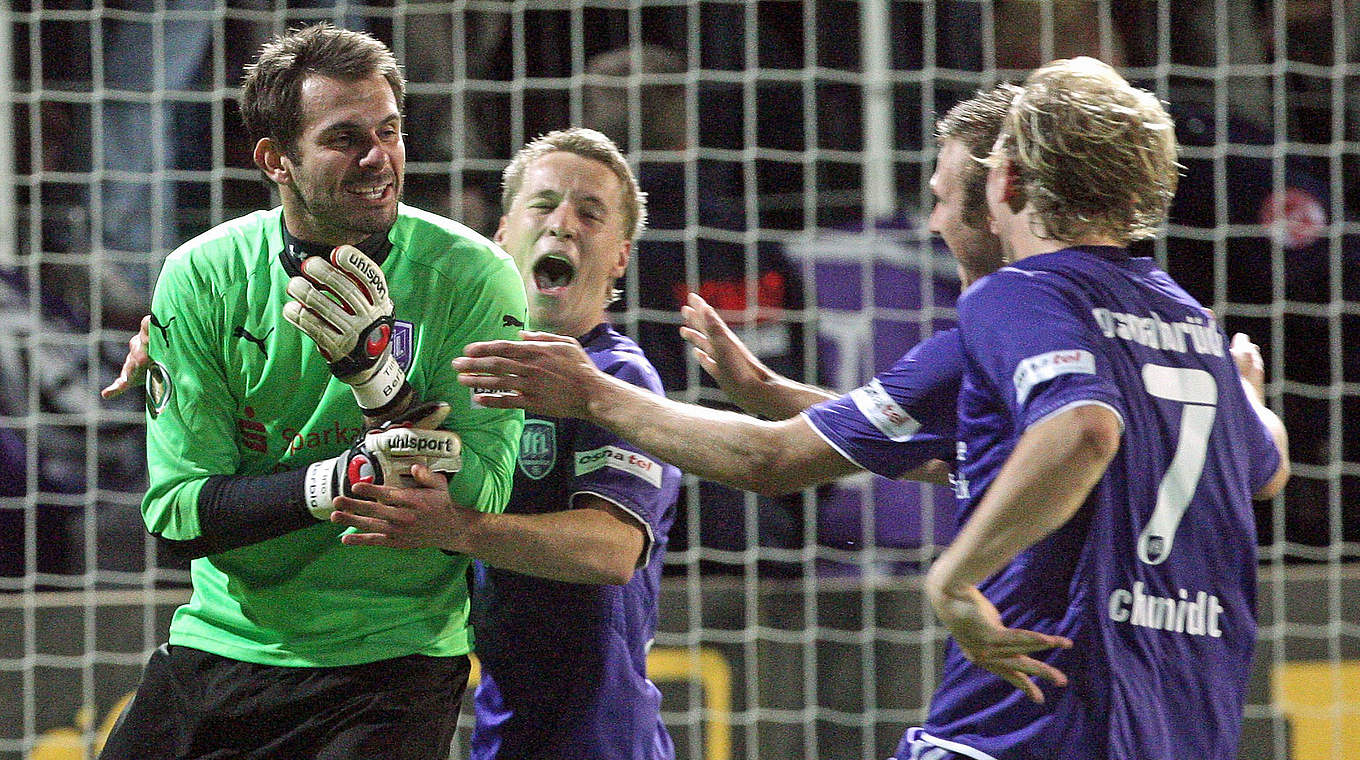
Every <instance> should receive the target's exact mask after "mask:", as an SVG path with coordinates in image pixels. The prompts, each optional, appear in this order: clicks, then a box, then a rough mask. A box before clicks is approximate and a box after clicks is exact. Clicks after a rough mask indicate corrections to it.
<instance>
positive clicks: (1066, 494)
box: [927, 405, 1120, 593]
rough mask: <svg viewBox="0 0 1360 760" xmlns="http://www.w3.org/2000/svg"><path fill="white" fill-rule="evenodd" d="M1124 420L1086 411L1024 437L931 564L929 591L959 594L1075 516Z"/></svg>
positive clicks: (1041, 426)
mask: <svg viewBox="0 0 1360 760" xmlns="http://www.w3.org/2000/svg"><path fill="white" fill-rule="evenodd" d="M1119 436H1120V431H1119V420H1118V418H1117V417H1116V416H1115V414H1114V413H1113V412H1111V411H1110V410H1109V409H1106V408H1105V407H1099V406H1093V405H1092V406H1080V407H1076V408H1075V409H1071V410H1069V411H1066V412H1063V413H1061V414H1059V415H1057V416H1055V417H1052V418H1050V419H1047V420H1044V421H1043V422H1041V423H1039V424H1038V425H1036V426H1034V427H1033V428H1031V429H1029V430H1028V431H1026V432H1025V434H1024V435H1023V436H1022V437H1021V438H1020V441H1019V443H1017V444H1016V447H1015V451H1014V452H1012V454H1011V456H1010V458H1009V459H1008V460H1007V461H1006V464H1005V466H1004V467H1003V468H1002V470H1001V472H1000V474H998V475H997V477H996V480H995V481H993V483H992V485H991V487H990V488H989V489H988V491H987V493H986V494H985V495H984V496H983V498H982V501H981V502H980V503H979V504H978V507H977V510H976V511H975V512H974V513H973V516H972V517H971V518H969V520H968V522H967V524H965V525H964V526H963V528H962V529H961V530H960V531H959V534H958V536H957V537H956V538H955V539H954V541H953V543H951V544H950V546H949V548H948V549H946V550H945V551H944V553H943V554H941V555H940V558H939V559H937V560H936V561H935V563H934V565H932V567H931V570H930V573H929V576H928V578H927V586H928V588H931V589H932V590H934V591H937V592H938V591H947V592H950V593H959V591H960V590H961V589H965V588H968V587H972V586H976V585H977V584H978V583H980V582H982V581H983V580H984V579H985V578H987V577H988V576H990V575H992V574H993V573H995V572H996V571H997V570H1000V569H1001V568H1002V567H1005V566H1006V565H1007V564H1008V563H1009V562H1010V561H1011V560H1013V559H1015V557H1016V555H1018V554H1019V553H1020V552H1022V551H1024V550H1025V549H1027V548H1029V547H1030V546H1033V545H1034V544H1035V543H1036V542H1038V541H1039V540H1040V539H1042V538H1043V537H1044V536H1047V535H1048V534H1049V533H1052V532H1053V531H1055V530H1057V529H1058V528H1060V527H1061V526H1062V525H1063V524H1065V523H1066V522H1067V521H1068V520H1070V519H1071V518H1072V516H1073V515H1074V514H1076V511H1077V510H1078V509H1079V508H1080V507H1081V505H1082V503H1083V502H1084V501H1085V500H1086V497H1087V495H1088V494H1089V493H1090V492H1091V489H1092V488H1093V487H1094V486H1095V484H1096V483H1097V482H1098V481H1099V480H1100V477H1101V475H1103V474H1104V472H1105V469H1106V468H1107V467H1108V466H1109V463H1110V461H1111V460H1112V459H1113V458H1114V455H1115V452H1117V451H1118V449H1119V440H1120V438H1119Z"/></svg>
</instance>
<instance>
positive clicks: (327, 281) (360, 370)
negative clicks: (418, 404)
mask: <svg viewBox="0 0 1360 760" xmlns="http://www.w3.org/2000/svg"><path fill="white" fill-rule="evenodd" d="M301 269H302V274H301V275H300V276H296V277H293V278H292V279H291V280H289V281H288V295H290V296H292V297H293V298H294V299H296V300H293V301H289V302H288V303H286V304H284V306H283V316H284V318H285V319H287V320H288V321H289V322H292V323H293V324H294V325H295V326H297V328H298V329H299V330H301V331H303V332H304V333H306V334H307V336H308V337H310V338H311V339H312V340H313V341H315V342H316V347H317V348H318V349H320V351H321V356H322V357H324V358H325V359H326V362H327V363H328V364H330V368H331V374H332V375H335V376H336V377H338V378H340V380H341V381H342V382H344V383H347V384H348V385H349V386H350V387H351V388H352V389H353V391H354V398H355V399H356V400H357V401H358V402H359V408H360V409H361V410H363V413H364V416H365V417H382V416H383V415H384V414H386V413H388V412H390V411H391V410H393V409H395V408H399V406H400V405H401V404H402V403H404V402H405V400H406V398H407V397H408V396H409V395H410V393H411V384H410V383H408V382H407V381H406V373H404V372H402V370H401V367H400V366H399V365H398V364H397V360H396V359H395V358H393V356H392V327H393V324H394V321H393V319H392V299H391V297H390V296H389V295H388V292H387V279H386V278H385V277H383V273H382V269H380V268H379V267H378V265H377V264H376V263H374V261H373V260H372V259H370V258H368V257H367V256H365V255H364V254H363V252H362V251H360V250H359V249H358V248H355V247H354V246H352V245H342V246H338V247H337V248H335V249H334V250H332V251H331V255H330V257H329V259H327V258H326V257H323V256H309V257H307V258H306V259H304V260H303V262H302V266H301Z"/></svg>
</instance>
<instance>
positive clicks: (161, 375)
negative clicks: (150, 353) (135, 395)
mask: <svg viewBox="0 0 1360 760" xmlns="http://www.w3.org/2000/svg"><path fill="white" fill-rule="evenodd" d="M174 393H175V384H174V381H172V380H171V379H170V371H169V370H167V369H166V368H165V365H164V364H161V363H160V362H155V361H153V362H152V363H151V368H150V369H148V370H147V372H146V411H147V412H149V413H150V414H151V419H153V420H154V419H156V418H157V417H159V416H160V414H161V412H163V411H165V407H167V406H169V405H170V397H171V396H173V395H174Z"/></svg>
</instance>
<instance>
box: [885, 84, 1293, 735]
mask: <svg viewBox="0 0 1360 760" xmlns="http://www.w3.org/2000/svg"><path fill="white" fill-rule="evenodd" d="M989 166H990V172H989V175H988V181H987V201H988V208H989V211H990V213H991V216H992V220H993V224H992V229H993V230H994V231H995V232H997V234H998V235H999V236H1000V238H1001V240H1002V244H1003V247H1004V250H1005V253H1006V256H1007V260H1008V261H1010V262H1012V263H1011V264H1010V266H1008V267H1005V268H1003V269H1002V270H1000V271H999V272H997V273H995V274H993V275H991V276H990V277H988V278H986V279H984V280H983V281H982V282H980V283H978V285H977V286H976V287H975V288H973V289H971V290H970V291H969V292H967V293H966V294H964V296H963V297H962V298H961V299H960V304H959V322H960V338H961V341H962V344H963V349H964V353H965V366H966V369H965V374H964V381H963V389H962V391H961V392H960V397H959V437H960V443H961V445H960V457H959V463H958V472H957V477H958V481H959V490H960V494H961V497H962V499H961V508H962V509H963V514H964V518H965V519H966V522H965V524H964V525H963V527H962V528H961V530H960V532H959V534H958V536H957V537H956V539H955V541H954V542H953V543H952V544H951V545H950V547H949V548H948V549H946V551H945V552H944V553H943V554H942V555H941V556H940V558H939V559H938V560H937V561H936V562H935V563H934V565H933V566H932V568H931V570H930V571H929V573H928V574H927V582H926V589H927V593H928V595H929V597H930V600H931V603H932V605H933V607H934V608H935V611H936V613H937V614H938V615H939V616H940V618H941V620H942V621H943V622H944V624H945V625H946V626H947V627H948V628H949V630H950V632H951V633H952V634H953V640H952V641H951V643H950V645H949V647H948V650H947V653H946V660H945V666H944V676H943V681H942V684H941V686H940V688H939V690H938V691H937V692H936V694H935V696H934V698H933V699H932V701H931V708H930V713H929V717H928V719H927V721H926V724H925V726H924V727H923V728H922V729H921V730H919V731H915V732H913V733H912V734H910V735H909V736H908V738H907V740H905V741H904V742H903V746H902V747H901V748H900V750H899V756H900V757H909V756H917V755H919V754H922V753H923V752H924V750H925V749H927V748H939V749H943V750H946V751H949V752H953V753H957V754H958V755H960V756H964V757H972V758H980V759H983V760H986V759H988V758H1035V759H1036V760H1037V759H1038V758H1051V757H1064V758H1076V759H1080V758H1091V759H1092V760H1095V759H1096V758H1140V759H1142V758H1165V759H1168V760H1169V759H1171V758H1185V757H1194V758H1204V759H1206V760H1230V758H1234V757H1236V752H1237V740H1238V735H1239V732H1240V726H1241V718H1242V707H1243V701H1244V698H1245V691H1246V682H1247V674H1248V668H1249V667H1250V663H1251V655H1252V648H1253V645H1254V643H1255V636H1256V622H1255V594H1256V535H1255V524H1254V520H1253V516H1252V506H1251V500H1252V498H1253V497H1256V498H1266V497H1270V496H1273V495H1274V494H1276V493H1278V491H1279V489H1280V488H1281V487H1282V486H1283V484H1284V481H1285V479H1286V478H1287V477H1288V464H1287V457H1286V451H1287V446H1286V442H1285V435H1284V429H1283V427H1282V426H1281V425H1280V424H1279V420H1278V418H1277V417H1275V416H1274V415H1273V414H1271V413H1270V412H1269V411H1268V410H1266V409H1265V408H1264V407H1263V406H1261V405H1259V403H1255V401H1256V400H1255V399H1254V398H1253V397H1252V396H1250V395H1248V390H1247V389H1246V388H1244V384H1243V382H1242V380H1241V378H1240V377H1239V374H1238V372H1237V371H1236V369H1235V367H1234V362H1233V358H1232V357H1230V356H1229V351H1228V346H1227V345H1226V343H1227V341H1226V339H1225V338H1224V336H1223V333H1222V332H1221V331H1220V330H1219V328H1218V326H1217V325H1216V324H1215V323H1214V321H1213V318H1212V317H1211V316H1210V315H1209V314H1208V312H1207V311H1206V310H1205V309H1204V308H1203V307H1202V306H1200V305H1199V304H1198V303H1196V302H1195V301H1194V299H1192V298H1191V297H1190V296H1189V295H1187V294H1186V293H1185V291H1183V290H1182V289H1181V288H1180V287H1179V286H1177V285H1176V283H1175V282H1173V281H1172V280H1171V278H1170V277H1168V276H1167V275H1166V274H1165V273H1164V272H1162V271H1161V270H1159V269H1157V268H1156V266H1155V265H1154V264H1153V262H1152V261H1151V260H1149V259H1140V258H1132V257H1130V255H1129V253H1128V251H1127V246H1128V244H1129V243H1131V242H1133V241H1135V240H1139V239H1143V238H1147V237H1150V236H1152V235H1153V234H1155V232H1156V230H1157V229H1158V228H1159V227H1160V226H1161V225H1162V224H1163V223H1164V222H1165V218H1166V209H1167V206H1168V204H1169V203H1170V200H1171V196H1172V194H1173V193H1174V191H1175V185H1176V170H1177V165H1176V146H1175V136H1174V132H1173V130H1172V125H1171V120H1170V118H1169V117H1168V116H1167V114H1166V112H1165V111H1164V110H1163V108H1162V106H1161V104H1160V103H1159V102H1158V101H1157V100H1156V98H1155V97H1153V96H1152V95H1151V94H1149V93H1147V92H1144V91H1142V90H1138V89H1136V88H1134V87H1132V86H1130V85H1129V84H1128V83H1127V82H1126V81H1124V80H1123V78H1121V77H1120V76H1119V75H1118V74H1117V73H1115V71H1114V70H1113V69H1111V68H1110V67H1109V66H1106V65H1105V64H1103V63H1100V62H1099V61H1095V60H1093V59H1089V58H1078V59H1072V60H1064V61H1057V62H1054V63H1052V64H1049V65H1047V66H1045V67H1043V68H1042V69H1040V70H1038V71H1036V72H1035V73H1034V74H1033V75H1031V76H1030V77H1029V79H1028V80H1027V81H1026V85H1025V91H1024V93H1023V94H1021V95H1020V96H1019V97H1018V98H1016V100H1015V102H1014V103H1013V104H1012V107H1011V110H1010V113H1009V114H1008V116H1007V118H1006V122H1005V124H1004V126H1003V129H1002V134H1001V137H1000V138H999V139H998V142H997V145H996V148H995V150H994V151H993V154H992V157H991V158H990V159H989ZM1008 626H1009V627H1008ZM1033 679H1038V680H1037V681H1036V680H1033ZM1041 682H1048V683H1047V684H1042V683H1041ZM1049 684H1051V685H1049ZM1017 689H1018V690H1017ZM912 753H916V754H912Z"/></svg>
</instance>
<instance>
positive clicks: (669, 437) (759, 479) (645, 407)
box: [586, 373, 858, 495]
mask: <svg viewBox="0 0 1360 760" xmlns="http://www.w3.org/2000/svg"><path fill="white" fill-rule="evenodd" d="M600 381H601V384H600V385H599V386H598V387H597V388H596V389H595V390H594V391H593V392H592V393H591V396H590V400H589V401H588V402H587V407H586V408H587V410H588V411H589V414H590V417H589V418H590V421H592V422H594V423H595V424H597V425H599V426H601V427H604V428H606V429H608V430H611V431H612V432H614V433H616V434H617V435H619V436H621V437H623V438H626V439H628V440H629V441H632V442H633V443H634V444H636V445H637V446H638V447H639V448H641V449H643V450H644V451H647V452H648V453H650V454H652V455H654V456H656V457H657V458H659V459H662V460H665V461H667V462H670V463H671V464H673V465H675V466H676V467H679V468H680V469H681V470H683V471H685V472H688V473H690V474H693V475H697V476H699V477H701V478H704V479H706V480H713V481H717V482H720V483H725V484H727V485H730V486H733V487H735V488H741V489H744V490H747V491H755V492H757V493H762V494H767V495H777V494H783V493H789V492H792V491H797V490H800V489H803V488H807V487H809V486H814V485H818V484H821V483H825V482H827V481H829V480H831V479H833V478H835V477H839V476H841V475H846V474H849V473H851V472H856V471H858V468H857V467H855V466H854V465H853V464H851V463H849V462H847V461H846V460H845V459H844V458H842V457H840V456H839V455H837V454H835V453H834V452H832V451H830V450H829V449H826V450H825V451H824V453H825V454H826V455H817V454H815V453H813V452H810V451H809V450H808V449H809V445H808V444H809V443H811V441H810V439H811V436H812V434H811V433H810V432H808V431H807V430H806V427H807V426H806V423H804V422H803V421H802V420H799V419H791V420H783V421H778V422H769V421H765V420H759V419H756V418H754V417H750V416H747V415H744V414H738V413H735V412H729V411H724V410H720V409H710V408H708V407H703V406H698V405H696V404H685V403H681V402H678V401H672V400H670V399H667V398H665V397H662V396H658V395H656V394H654V393H648V392H647V391H644V390H641V389H639V388H638V387H637V386H634V385H631V384H628V383H625V382H622V381H619V380H615V379H614V378H610V377H608V376H606V375H603V374H602V373H601V378H600Z"/></svg>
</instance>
